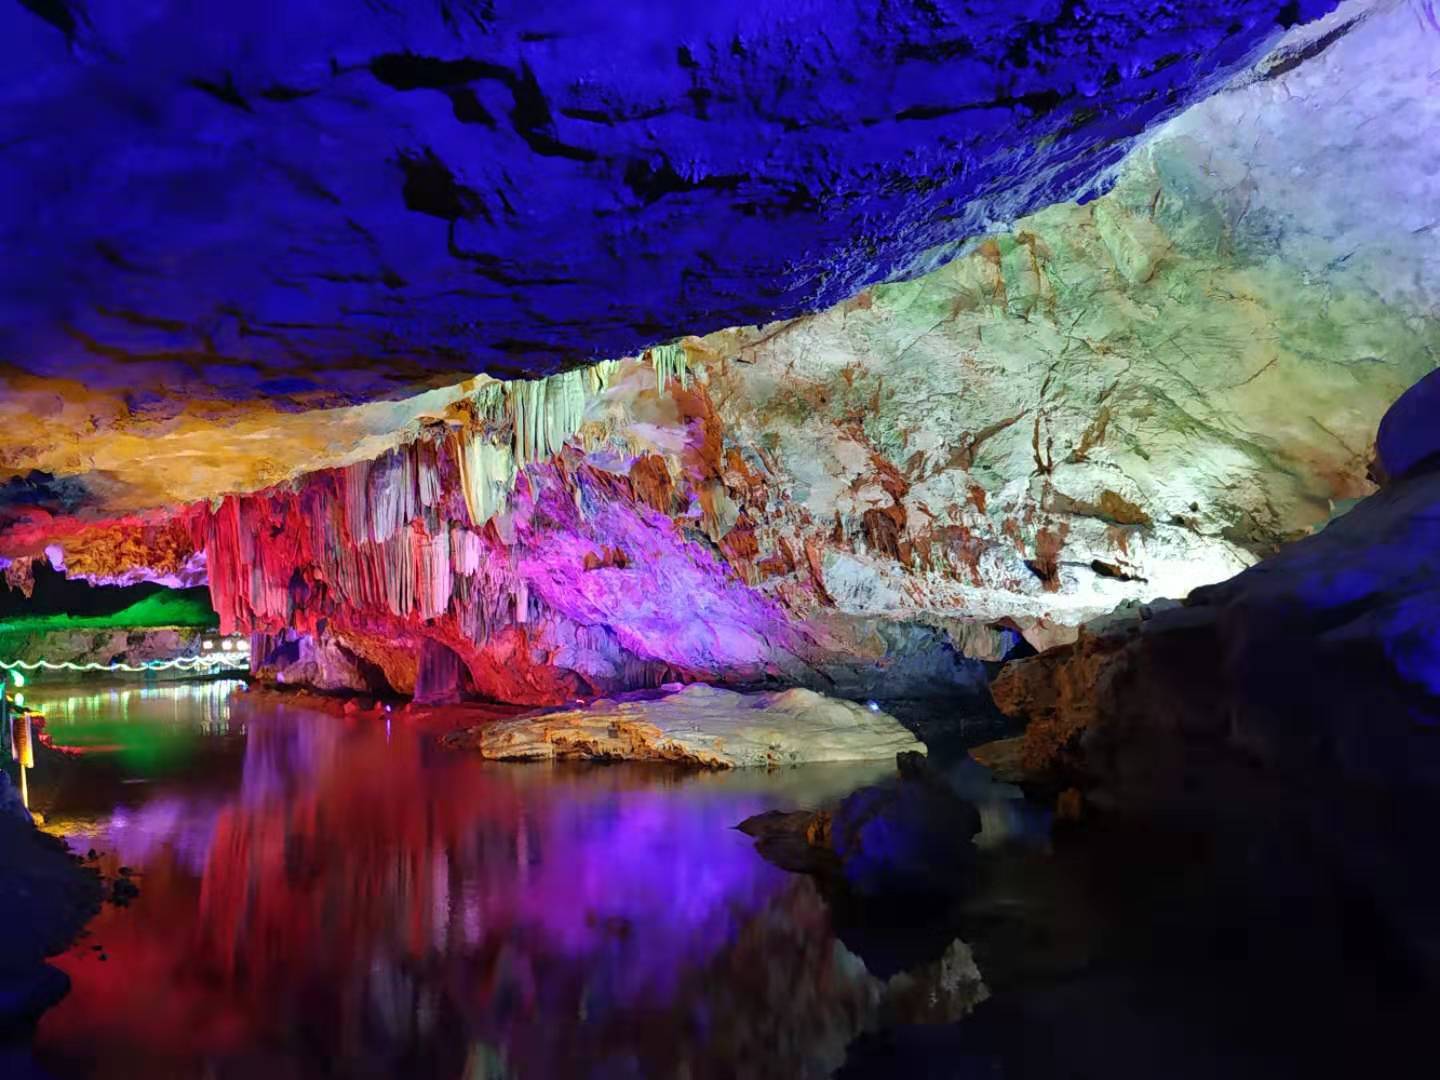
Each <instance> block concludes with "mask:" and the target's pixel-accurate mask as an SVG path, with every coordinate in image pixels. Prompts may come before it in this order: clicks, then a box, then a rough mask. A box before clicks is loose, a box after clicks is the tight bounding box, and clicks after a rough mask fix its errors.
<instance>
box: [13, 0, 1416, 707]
mask: <svg viewBox="0 0 1440 1080" xmlns="http://www.w3.org/2000/svg"><path fill="white" fill-rule="evenodd" d="M1416 16H1417V9H1416V8H1415V7H1414V6H1413V5H1412V4H1408V3H1387V2H1383V0H1382V2H1378V3H1350V4H1347V5H1343V6H1342V7H1341V9H1340V10H1339V11H1337V12H1336V13H1335V14H1334V15H1332V16H1330V17H1329V18H1328V19H1327V20H1325V21H1323V22H1321V23H1320V24H1318V25H1317V26H1314V27H1307V28H1305V29H1304V30H1303V31H1298V32H1296V33H1294V34H1292V35H1291V37H1290V38H1288V39H1287V41H1286V42H1285V43H1284V44H1283V45H1282V47H1281V48H1280V50H1279V51H1277V52H1275V53H1273V54H1271V55H1270V56H1269V57H1267V58H1266V59H1265V60H1263V61H1261V62H1260V63H1259V64H1258V65H1256V66H1255V67H1253V68H1252V69H1250V70H1249V71H1247V72H1246V73H1245V74H1244V75H1243V76H1242V77H1241V78H1240V79H1239V80H1237V81H1236V83H1234V84H1233V85H1232V86H1230V87H1229V88H1227V89H1226V90H1225V91H1223V92H1221V93H1219V94H1217V95H1215V96H1214V97H1212V98H1211V99H1209V100H1208V101H1206V102H1205V103H1203V104H1201V105H1199V106H1196V107H1195V108H1192V109H1191V110H1189V111H1187V112H1186V113H1184V114H1182V115H1181V116H1180V117H1179V118H1177V119H1176V120H1174V121H1172V122H1171V123H1170V124H1168V125H1166V126H1165V127H1163V128H1161V129H1160V130H1159V131H1158V132H1156V133H1155V135H1154V136H1153V138H1152V139H1151V140H1150V141H1149V142H1148V143H1147V144H1146V145H1145V146H1143V147H1141V148H1140V149H1139V150H1137V151H1136V152H1135V153H1133V154H1132V155H1131V156H1130V157H1129V158H1128V159H1127V161H1126V162H1125V164H1124V166H1123V167H1122V168H1121V169H1120V171H1119V172H1118V174H1117V175H1116V177H1115V179H1114V186H1113V189H1112V190H1111V192H1110V193H1109V194H1107V195H1105V196H1104V197H1102V198H1099V199H1097V200H1094V201H1092V202H1090V203H1088V204H1086V205H1083V206H1080V205H1076V204H1074V203H1061V204H1058V205H1056V206H1053V207H1050V208H1049V209H1046V210H1043V211H1040V212H1039V213H1036V214H1034V215H1031V216H1030V217H1027V218H1024V219H1022V220H1021V221H1019V222H1018V223H1017V224H1016V225H1015V226H1014V227H1013V228H1012V229H1010V230H1009V231H1006V232H1001V233H996V234H994V235H992V236H990V237H988V238H986V239H984V240H983V241H981V242H979V243H978V244H977V245H976V246H975V248H974V250H973V251H971V252H970V253H969V254H967V255H965V256H963V257H961V258H958V259H955V260H953V261H951V262H948V263H946V264H945V265H943V266H941V267H939V268H938V269H936V270H933V271H931V272H929V273H927V274H923V275H921V276H919V277H916V278H914V279H912V280H909V281H905V282H898V283H893V284H888V285H879V286H874V287H871V288H868V289H866V290H864V291H862V292H859V293H857V294H855V295H853V296H851V297H850V298H849V299H848V300H845V301H843V302H842V303H839V304H836V305H834V306H832V307H830V308H828V309H827V310H825V311H822V312H819V313H817V314H814V315H808V316H802V317H799V318H796V319H791V320H786V321H781V322H772V323H767V324H765V325H762V326H758V327H750V328H737V329H732V330H723V331H718V332H715V333H712V334H709V335H705V336H698V337H688V338H685V339H683V341H682V342H681V343H679V344H678V345H674V346H666V347H663V348H657V349H654V350H650V351H649V352H648V353H647V354H644V355H643V356H642V357H638V358H630V359H627V360H622V361H618V362H607V363H603V364H600V365H595V366H591V367H587V368H582V369H576V370H573V371H571V372H568V373H565V374H563V375H560V376H556V377H553V378H550V379H547V380H543V381H538V382H515V383H510V384H501V383H497V382H495V381H493V380H490V379H487V378H483V377H482V378H479V379H472V380H470V381H469V382H466V383H463V384H460V385H457V386H454V387H452V388H449V389H444V388H442V389H436V390H433V391H429V392H428V393H426V394H424V395H422V396H421V397H418V398H413V399H408V400H405V401H399V402H395V403H385V404H376V405H368V406H358V407H354V408H346V409H340V410H320V411H310V412H299V413H293V414H288V415H280V416H270V417H255V418H251V419H250V420H247V421H246V422H244V423H243V424H238V425H237V424H234V423H229V422H226V423H217V424H215V425H213V426H212V427H211V428H208V429H205V428H201V429H194V428H188V427H178V428H172V430H171V431H170V432H163V431H162V432H146V433H142V432H139V431H137V432H135V433H133V434H131V435H129V436H127V437H126V438H127V439H129V440H131V442H130V444H129V445H125V443H124V440H121V441H120V444H119V449H117V450H114V451H113V452H114V453H115V455H116V456H115V457H114V458H112V459H111V464H112V465H113V466H114V470H113V471H114V473H115V475H116V476H117V477H118V476H122V475H123V476H124V478H125V482H126V483H128V484H129V485H131V486H130V487H129V489H128V494H126V495H125V496H124V499H126V500H130V501H128V502H122V505H125V506H126V507H127V509H140V510H143V512H141V513H138V514H135V515H132V516H131V517H130V518H127V519H125V520H124V521H122V522H120V523H118V524H116V523H113V522H112V523H101V524H98V525H97V524H93V523H87V522H85V521H84V520H81V519H78V518H77V519H74V520H67V519H64V518H63V517H57V516H54V515H50V516H47V513H48V512H40V511H37V512H36V513H34V514H32V515H31V517H30V518H28V519H27V520H26V522H25V523H24V524H23V525H21V526H19V527H16V526H12V527H11V529H10V530H9V531H8V532H7V533H6V547H7V550H9V551H10V552H11V553H12V554H14V555H20V556H22V557H23V555H24V554H26V553H33V552H34V549H35V548H36V546H37V545H40V544H42V543H48V544H50V545H51V546H52V548H53V549H55V553H54V554H52V558H58V559H59V560H61V561H63V562H65V564H66V565H67V566H68V567H69V568H70V571H71V572H72V573H89V574H93V575H95V576H96V577H97V578H104V577H106V576H110V577H122V578H123V577H124V575H143V574H146V573H152V574H153V573H162V572H163V573H171V574H173V573H177V572H179V570H180V569H181V568H185V567H191V568H195V567H204V568H205V572H206V573H207V574H208V578H209V581H210V585H211V589H212V594H213V596H214V597H215V603H216V608H217V610H218V611H219V612H220V613H221V616H222V619H224V620H225V622H226V626H225V628H226V629H227V630H236V629H239V630H250V631H253V632H255V633H257V634H260V635H264V638H263V640H262V642H261V644H262V645H264V646H265V648H262V649H261V650H257V657H259V658H260V659H261V661H262V662H263V661H264V657H265V655H266V654H267V652H268V653H269V654H270V655H271V656H272V657H273V659H274V662H275V664H276V665H277V667H276V670H283V669H285V668H286V667H287V666H289V667H293V665H295V664H297V663H299V664H301V665H302V667H303V671H302V670H301V668H294V671H295V672H296V674H297V677H300V678H303V679H304V680H306V681H312V682H318V683H320V684H321V685H335V686H353V687H356V688H359V687H361V686H376V685H385V686H389V687H391V688H394V689H396V690H401V691H404V692H412V691H413V690H414V689H415V687H416V684H417V680H418V679H419V671H420V669H421V667H422V666H423V664H424V662H425V661H424V657H426V656H430V657H431V658H432V662H433V663H436V664H439V665H440V666H442V667H443V666H444V664H443V663H441V660H437V659H435V658H436V657H439V658H441V659H444V658H447V657H449V656H451V655H452V654H453V656H455V657H458V658H459V659H460V660H461V661H463V663H462V664H460V665H459V668H458V670H460V671H463V672H464V675H463V681H464V688H465V689H466V690H469V691H478V692H480V693H483V694H485V695H487V696H493V697H499V698H503V699H506V700H515V701H533V702H540V701H560V700H565V699H567V698H569V697H573V696H577V695H581V694H586V693H591V692H602V691H611V690H615V689H623V688H627V687H632V686H639V685H648V684H653V683H655V682H657V681H662V680H668V679H673V678H677V677H679V678H685V677H697V678H698V677H704V678H709V679H720V680H730V681H735V682H748V681H753V680H757V679H762V678H775V677H779V678H784V679H787V680H800V681H812V682H813V681H816V680H818V681H819V682H821V683H822V684H823V683H825V682H826V680H833V679H840V680H842V681H843V680H844V679H845V678H848V677H853V676H854V675H855V670H854V669H855V667H856V665H861V666H863V665H866V664H871V663H878V664H879V665H881V666H882V667H885V666H886V665H888V667H889V669H890V670H893V671H903V672H905V673H906V678H907V679H910V678H913V679H918V680H919V681H920V682H922V683H923V682H927V681H928V682H930V683H932V684H935V683H943V682H944V681H945V680H946V679H953V678H956V677H959V676H957V674H956V671H957V669H955V668H954V666H953V664H954V661H953V658H954V656H955V655H957V654H960V655H969V656H974V657H984V658H998V657H999V656H1001V655H1003V654H1004V652H1005V651H1006V650H1007V649H1008V648H1009V647H1010V645H1011V644H1013V642H1014V640H1015V635H1016V633H1024V634H1025V635H1026V636H1028V637H1029V638H1030V640H1031V641H1032V643H1034V644H1036V645H1040V646H1044V645H1046V644H1049V643H1051V642H1053V641H1056V640H1064V639H1066V638H1069V637H1071V636H1073V633H1074V627H1075V626H1076V625H1077V624H1078V623H1080V622H1081V621H1083V620H1085V619H1087V618H1091V617H1093V616H1095V615H1098V614H1101V613H1103V612H1106V611H1109V610H1111V609H1112V608H1114V607H1115V606H1116V605H1117V604H1120V603H1122V602H1124V601H1131V600H1146V599H1151V598H1154V597H1159V596H1183V595H1184V594H1186V593H1187V592H1189V591H1190V589H1191V588H1192V587H1194V586H1196V585H1201V584H1206V583H1210V582H1214V581H1218V580H1221V579H1224V578H1226V577H1229V576H1231V575H1232V574H1234V573H1235V572H1237V571H1238V570H1240V569H1242V568H1243V567H1245V566H1247V565H1248V564H1250V563H1251V562H1253V561H1254V560H1255V559H1256V558H1257V557H1259V556H1261V555H1264V554H1268V553H1269V552H1271V551H1273V550H1275V549H1276V548H1277V547H1278V546H1279V545H1281V544H1283V543H1285V542H1286V541H1289V540H1292V539H1295V538H1297V537H1299V536H1303V535H1305V534H1306V533H1307V532H1309V531H1310V530H1312V529H1313V528H1315V527H1316V526H1318V525H1320V524H1322V523H1324V522H1325V521H1326V520H1327V519H1329V518H1330V517H1331V516H1332V515H1333V514H1335V513H1338V512H1341V511H1343V510H1344V509H1345V508H1346V507H1347V506H1348V505H1349V503H1350V502H1351V501H1352V500H1354V499H1355V498H1357V497H1359V496H1362V495H1364V494H1366V493H1367V492H1368V491H1370V490H1371V483H1370V480H1369V479H1368V477H1367V471H1368V466H1369V461H1370V456H1371V454H1370V447H1371V440H1372V435H1373V432H1374V428H1375V425H1376V423H1377V421H1378V419H1379V417H1380V416H1381V414H1382V413H1383V412H1384V410H1385V409H1386V407H1387V406H1388V405H1389V404H1390V402H1391V401H1392V400H1394V398H1395V397H1396V396H1397V395H1399V394H1400V392H1401V391H1402V390H1404V389H1405V387H1407V386H1409V385H1410V384H1411V383H1413V382H1415V381H1416V380H1417V379H1419V378H1420V377H1421V376H1423V375H1424V374H1425V373H1427V372H1428V371H1430V370H1432V369H1433V368H1434V367H1435V365H1436V363H1437V354H1436V348H1435V343H1436V341H1437V334H1436V325H1435V304H1434V297H1433V295H1432V294H1431V293H1430V292H1427V291H1426V289H1427V286H1425V284H1424V282H1425V281H1427V280H1428V277H1427V271H1428V269H1429V268H1430V267H1431V266H1432V265H1433V264H1434V261H1435V259H1436V251H1435V245H1434V234H1433V230H1431V229H1429V228H1428V227H1427V225H1426V223H1425V222H1424V221H1423V220H1421V218H1423V207H1424V206H1426V205H1436V204H1440V192H1437V191H1436V185H1437V180H1436V176H1437V171H1436V170H1435V169H1434V167H1433V166H1434V162H1433V150H1432V149H1431V148H1430V147H1429V145H1428V144H1427V143H1426V142H1425V140H1413V139H1412V140H1405V139H1403V138H1401V136H1400V135H1399V133H1398V131H1397V129H1396V127H1395V126H1394V125H1391V124H1388V123H1382V122H1377V120H1376V116H1377V110H1382V111H1383V115H1386V116H1394V117H1397V118H1399V119H1401V120H1403V121H1404V122H1405V123H1407V124H1408V123H1410V122H1418V123H1421V124H1422V125H1423V124H1429V123H1432V122H1433V119H1434V111H1435V109H1436V103H1435V101H1434V98H1433V95H1432V94H1430V93H1429V79H1430V75H1429V72H1430V70H1431V63H1430V61H1431V52H1432V50H1433V45H1434V43H1435V41H1436V40H1437V38H1436V36H1435V35H1433V34H1429V35H1428V36H1427V33H1426V32H1424V31H1423V29H1422V33H1421V34H1420V35H1419V36H1416V35H1414V34H1413V32H1412V31H1413V29H1414V27H1413V23H1414V21H1415V19H1416ZM1407 33H1409V34H1410V36H1409V37H1406V36H1405V35H1406V34H1407ZM1377 65H1383V66H1384V67H1385V70H1387V72H1389V74H1390V78H1388V79H1387V80H1382V81H1373V80H1371V81H1367V80H1365V79H1363V78H1361V77H1360V73H1361V72H1363V71H1367V70H1372V69H1374V68H1375V67H1376V66H1377ZM1337 161H1340V162H1344V163H1345V167H1344V168H1337V167H1336V165H1335V163H1336V162H1337ZM1359 176H1365V177H1371V176H1374V177H1379V178H1381V179H1380V180H1378V181H1377V182H1379V183H1383V184H1385V185H1388V186H1389V188H1391V189H1393V190H1392V191H1391V195H1393V196H1395V197H1386V198H1384V199H1380V200H1377V201H1376V202H1375V204H1374V205H1365V206H1358V205H1356V201H1355V200H1354V199H1353V196H1352V195H1351V194H1350V193H1351V192H1353V191H1354V190H1355V187H1356V184H1357V182H1358V181H1357V177H1359ZM1402 191H1403V192H1405V193H1408V194H1409V195H1411V196H1413V197H1407V198H1403V199H1402V198H1400V197H1398V196H1399V194H1400V193H1401V192H1402ZM1427 200H1428V202H1427ZM152 436H153V437H152ZM171 436H173V438H171ZM167 439H168V440H169V441H167ZM212 440H213V441H214V442H215V445H218V446H221V447H223V448H224V453H220V454H213V455H211V456H208V457H204V458H203V460H204V462H205V465H206V468H205V469H201V470H199V471H198V472H196V471H194V470H187V469H186V468H184V466H185V464H186V463H187V462H192V461H194V460H196V457H197V455H202V456H203V451H202V449H201V447H202V445H203V444H205V443H207V441H212ZM104 445H106V446H107V447H114V446H116V445H117V444H116V443H112V442H108V441H107V442H106V443H105V444H104ZM101 452H109V451H101ZM146 452H148V453H149V454H151V455H152V460H153V459H154V457H153V456H154V455H157V454H158V455H159V460H164V461H168V462H169V463H170V464H171V465H172V466H173V469H172V470H166V469H152V470H150V471H149V472H148V473H146V475H145V476H144V477H143V478H142V477H140V476H139V475H138V474H139V473H140V470H139V469H137V468H136V467H135V463H136V461H138V460H139V459H140V455H141V454H142V453H146ZM126 455H130V457H129V458H128V459H127V457H126ZM377 455H378V456H377ZM127 461H128V462H129V464H128V465H127V464H126V462H127ZM321 466H326V468H323V469H320V470H319V471H313V470H316V469H317V468H319V467H321ZM212 469H213V471H210V470H212ZM267 482H270V483H274V484H275V486H272V487H265V483H267ZM277 482H278V483H277ZM87 483H90V484H91V485H92V486H93V480H92V481H87ZM207 484H208V485H209V486H208V489H207ZM256 488H260V489H261V490H259V491H256V490H255V489H256ZM237 489H238V490H241V491H246V490H248V491H251V492H252V494H244V495H232V496H228V497H226V498H225V499H223V501H219V502H204V503H196V504H195V505H194V506H193V507H192V508H191V509H189V510H186V511H183V512H180V513H177V512H176V511H174V510H173V509H172V510H164V509H157V508H156V500H157V499H159V498H164V497H165V495H166V492H167V491H168V492H169V493H170V494H169V497H170V498H171V499H173V500H174V502H187V501H190V500H193V499H197V498H199V497H201V496H206V495H218V494H221V493H223V492H225V491H234V490H237ZM177 496H178V497H177ZM147 499H148V500H149V501H148V503H147V502H146V500H147ZM36 501H37V502H43V501H44V500H43V498H40V497H37V500H36ZM147 506H148V507H149V509H144V508H145V507H147ZM152 549H153V550H152ZM297 635H299V636H301V637H303V640H293V639H295V638H296V636H297ZM287 639H291V640H287ZM424 642H429V643H430V644H429V645H423V647H422V643H424ZM936 646H948V648H947V647H941V648H938V649H937V648H936ZM435 650H443V651H441V652H436V651H435ZM935 656H939V657H941V659H939V660H936V659H934V657H935ZM445 662H446V663H448V662H449V661H448V660H446V661H445ZM847 664H848V668H847ZM872 674H873V673H872ZM866 677H869V676H866ZM862 681H863V680H862Z"/></svg>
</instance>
